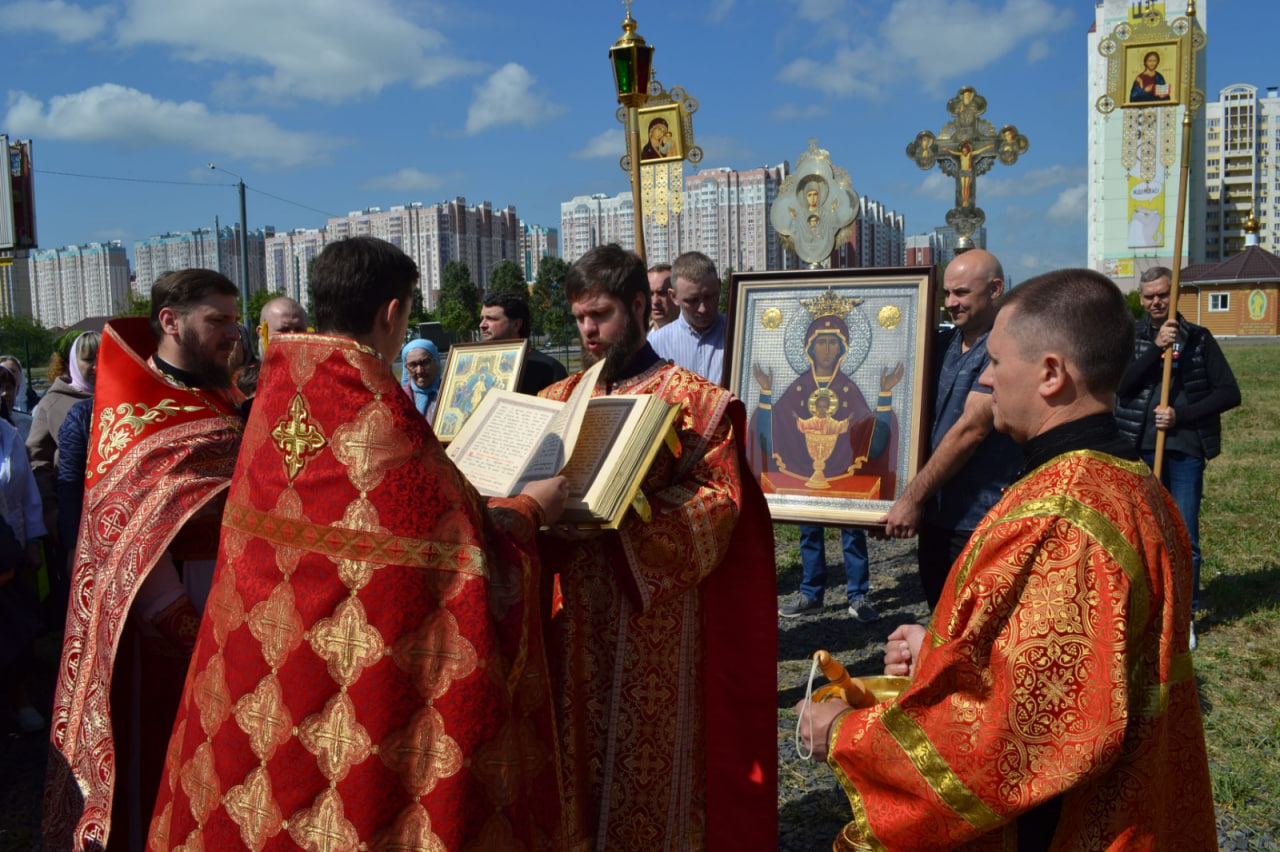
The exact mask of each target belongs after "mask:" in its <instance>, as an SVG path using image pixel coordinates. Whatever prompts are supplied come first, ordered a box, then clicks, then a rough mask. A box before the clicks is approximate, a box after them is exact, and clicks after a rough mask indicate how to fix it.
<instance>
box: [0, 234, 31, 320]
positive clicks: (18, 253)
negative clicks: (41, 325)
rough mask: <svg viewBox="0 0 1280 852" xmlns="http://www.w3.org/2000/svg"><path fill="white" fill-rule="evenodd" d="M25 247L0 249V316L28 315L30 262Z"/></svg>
mask: <svg viewBox="0 0 1280 852" xmlns="http://www.w3.org/2000/svg"><path fill="white" fill-rule="evenodd" d="M27 254H28V252H27V250H26V249H16V250H13V251H0V317H30V316H32V310H31V262H30V260H28V258H27Z"/></svg>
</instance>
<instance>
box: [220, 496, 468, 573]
mask: <svg viewBox="0 0 1280 852" xmlns="http://www.w3.org/2000/svg"><path fill="white" fill-rule="evenodd" d="M222 523H223V525H224V526H226V527H230V528H231V529H234V530H240V531H241V532H245V533H248V534H249V535H253V536H257V537H258V538H261V539H265V540H266V541H269V542H271V543H272V544H276V545H284V546H288V547H293V548H297V549H303V550H308V551H311V552H312V553H319V554H321V555H323V556H328V557H331V558H333V559H356V560H362V561H365V562H379V563H382V564H384V565H405V566H408V567H410V568H429V569H432V570H434V571H452V572H455V573H459V574H470V575H472V576H476V577H485V578H487V577H488V567H487V566H486V564H485V560H484V552H483V551H482V550H481V549H480V548H479V547H476V546H475V545H470V544H446V543H443V542H435V541H422V540H421V539H416V538H406V537H404V536H396V535H389V534H382V535H370V534H369V533H367V532H364V531H360V530H348V529H343V528H342V527H338V526H321V525H320V524H313V523H311V522H310V521H307V520H302V519H300V518H282V517H280V516H279V515H273V514H269V513H267V512H261V511H258V510H257V509H254V508H253V507H252V506H247V505H245V504H243V503H228V504H227V509H226V512H224V513H223V516H222Z"/></svg>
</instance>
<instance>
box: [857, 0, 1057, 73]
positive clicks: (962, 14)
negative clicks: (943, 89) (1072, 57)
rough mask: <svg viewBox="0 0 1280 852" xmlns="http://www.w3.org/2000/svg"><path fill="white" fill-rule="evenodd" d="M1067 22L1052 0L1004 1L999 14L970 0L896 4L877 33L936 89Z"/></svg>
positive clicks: (910, 0)
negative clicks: (936, 86) (939, 85)
mask: <svg viewBox="0 0 1280 852" xmlns="http://www.w3.org/2000/svg"><path fill="white" fill-rule="evenodd" d="M1070 21H1071V13H1070V12H1069V11H1067V10H1065V9H1061V8H1060V7H1059V5H1058V4H1055V3H1053V2H1051V0H1005V4H1004V8H1003V9H982V8H980V7H979V6H978V4H977V3H975V2H973V0H896V2H895V3H894V4H893V6H892V7H891V8H890V9H889V14H888V16H887V17H886V19H885V22H884V26H883V27H882V33H883V35H884V36H885V40H886V42H887V44H886V47H887V48H888V49H889V51H890V52H891V53H896V54H897V55H899V56H902V57H904V58H906V59H908V60H909V61H911V62H913V63H914V64H915V66H916V68H915V70H916V73H917V74H918V75H919V76H920V78H921V79H922V80H924V81H925V82H926V83H928V84H936V83H939V82H941V81H942V80H944V79H946V78H949V77H956V76H958V75H962V74H968V73H970V72H972V71H977V70H978V69H980V68H985V67H986V66H987V65H989V64H991V63H992V62H994V61H995V60H997V59H999V58H1001V57H1002V56H1004V55H1005V54H1006V53H1008V52H1009V51H1010V50H1012V49H1013V48H1014V47H1016V46H1018V45H1020V44H1022V43H1024V42H1026V41H1027V40H1028V39H1031V38H1034V37H1037V36H1039V35H1041V34H1042V33H1046V32H1054V31H1056V30H1060V29H1062V28H1064V27H1066V26H1067V24H1068V23H1070ZM957 45H964V48H963V49H962V50H957V49H956V46H957Z"/></svg>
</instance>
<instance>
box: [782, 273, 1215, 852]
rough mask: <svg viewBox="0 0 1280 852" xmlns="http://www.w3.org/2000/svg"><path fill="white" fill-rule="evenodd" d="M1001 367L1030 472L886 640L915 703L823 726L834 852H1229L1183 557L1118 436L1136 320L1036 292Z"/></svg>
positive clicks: (1072, 282)
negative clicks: (928, 602) (1214, 784)
mask: <svg viewBox="0 0 1280 852" xmlns="http://www.w3.org/2000/svg"><path fill="white" fill-rule="evenodd" d="M987 352H988V354H989V355H990V357H991V365H990V367H988V369H987V371H986V373H985V374H984V375H983V377H982V379H981V381H982V384H983V385H984V386H986V387H989V388H991V389H992V403H993V410H994V413H995V425H996V428H997V429H999V430H1000V431H1002V432H1005V433H1007V434H1009V435H1010V436H1011V437H1013V438H1014V439H1015V440H1017V441H1018V442H1019V443H1022V444H1024V447H1023V455H1024V461H1025V467H1024V470H1023V473H1022V475H1021V477H1020V478H1019V479H1018V480H1017V481H1015V483H1014V484H1013V485H1012V486H1011V487H1010V488H1009V490H1008V492H1007V493H1006V494H1005V496H1004V498H1003V499H1002V500H1001V501H1000V502H999V503H997V504H996V505H995V506H994V507H993V508H992V510H991V511H990V512H989V513H988V514H987V516H986V517H985V518H984V519H983V520H982V522H981V524H980V525H979V526H978V528H977V530H976V531H975V532H974V535H973V538H972V539H971V540H970V542H969V545H968V547H967V548H966V549H965V550H964V552H963V553H962V554H961V555H960V557H959V559H957V561H956V563H955V565H954V566H953V567H952V569H951V574H950V576H949V577H948V578H947V584H946V586H945V587H944V589H943V592H942V598H941V600H940V601H939V603H938V606H937V608H936V609H935V610H934V614H933V619H932V621H931V622H930V624H929V627H928V630H927V631H926V630H925V628H923V627H920V626H919V625H909V626H905V627H900V628H898V630H896V631H895V632H894V633H893V634H892V635H891V636H890V637H889V640H890V641H889V646H888V648H887V650H886V653H885V662H886V672H887V673H889V674H907V673H908V672H909V673H910V674H911V676H912V681H911V685H910V686H909V687H908V688H907V689H906V690H905V691H904V692H903V693H902V694H901V695H899V696H898V698H897V699H895V700H893V701H890V702H886V703H883V704H878V705H876V706H875V707H871V708H868V709H863V710H852V711H850V710H849V709H848V707H847V706H846V705H843V704H841V703H840V702H826V703H824V704H815V705H813V706H812V709H811V710H810V711H808V713H809V715H810V718H812V719H813V722H814V724H813V746H814V748H815V757H821V756H822V755H823V754H826V753H827V752H828V750H829V756H828V758H827V760H828V763H830V764H831V766H832V768H833V769H834V770H835V772H836V775H837V777H838V778H839V779H840V782H841V784H842V785H844V788H845V791H846V792H847V793H848V795H849V801H850V803H851V804H852V806H853V816H854V819H853V821H852V822H851V823H849V824H848V825H847V826H846V827H845V829H844V831H843V832H842V833H841V834H840V836H839V837H838V838H837V839H836V842H835V848H836V849H992V850H995V849H1015V848H1016V849H1019V850H1033V849H1046V850H1047V849H1051V848H1052V849H1154V850H1161V849H1187V850H1200V849H1203V850H1212V849H1216V848H1217V845H1216V844H1217V831H1216V828H1215V823H1214V814H1213V794H1212V791H1211V790H1210V782H1209V765H1208V759H1207V757H1206V754H1205V742H1204V730H1203V726H1202V722H1201V718H1200V702H1199V698H1198V696H1197V693H1196V683H1195V672H1194V670H1193V668H1192V663H1191V655H1190V652H1189V650H1188V638H1189V635H1188V627H1187V625H1189V624H1190V621H1191V615H1190V610H1191V554H1190V542H1189V540H1188V538H1187V533H1186V530H1185V528H1184V527H1183V525H1182V522H1181V521H1180V519H1179V518H1178V513H1177V508H1176V506H1175V505H1174V503H1173V500H1172V499H1171V498H1170V497H1169V495H1168V493H1166V492H1165V491H1164V490H1163V489H1162V488H1161V486H1160V484H1159V482H1158V481H1157V480H1156V479H1155V477H1153V476H1152V475H1151V472H1150V470H1148V469H1147V467H1146V465H1144V464H1143V463H1142V462H1141V461H1140V460H1138V458H1137V456H1136V454H1135V452H1134V450H1133V449H1132V444H1131V443H1126V442H1125V441H1124V440H1123V439H1122V438H1121V436H1120V433H1119V431H1118V429H1117V427H1116V423H1115V418H1114V416H1113V415H1112V410H1113V406H1114V396H1115V388H1116V386H1117V384H1118V382H1119V380H1120V375H1121V374H1122V372H1123V371H1124V368H1125V365H1126V364H1127V363H1128V362H1129V360H1130V358H1131V357H1132V354H1133V318H1132V316H1131V315H1130V313H1129V310H1128V308H1127V307H1126V305H1125V301H1124V298H1123V296H1122V295H1121V294H1120V292H1119V290H1118V289H1117V288H1116V286H1115V285H1114V284H1113V283H1112V282H1111V281H1110V280H1108V279H1106V278H1104V277H1103V276H1101V275H1099V274H1097V273H1096V272H1093V271H1091V270H1080V269H1071V270H1062V271H1060V272H1054V273H1049V274H1047V275H1042V276H1040V277H1038V278H1034V279H1032V280H1030V281H1027V282H1025V283H1023V284H1021V285H1019V286H1018V287H1017V288H1015V289H1013V290H1011V291H1010V292H1009V293H1008V294H1007V295H1006V296H1005V297H1004V298H1003V300H1002V304H1001V308H1000V312H999V314H998V315H997V317H996V321H995V326H994V328H993V329H992V331H991V334H990V337H989V338H988V341H987ZM797 709H798V710H800V711H801V712H805V709H804V706H803V702H802V705H801V707H799V708H797ZM833 721H834V724H833ZM807 729H808V725H807V724H804V723H803V720H802V724H801V731H802V733H807Z"/></svg>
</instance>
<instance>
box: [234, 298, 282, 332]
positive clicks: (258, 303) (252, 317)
mask: <svg viewBox="0 0 1280 852" xmlns="http://www.w3.org/2000/svg"><path fill="white" fill-rule="evenodd" d="M283 295H284V291H283V290H259V291H258V292H256V293H254V294H253V295H252V296H250V297H249V304H248V305H246V306H245V309H244V316H243V317H241V318H240V321H241V322H243V323H244V324H245V325H247V326H249V327H251V328H252V327H253V326H256V325H257V324H258V317H260V316H262V308H263V306H264V305H266V304H267V302H270V301H271V300H272V299H278V298H280V297H281V296H283Z"/></svg>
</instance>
